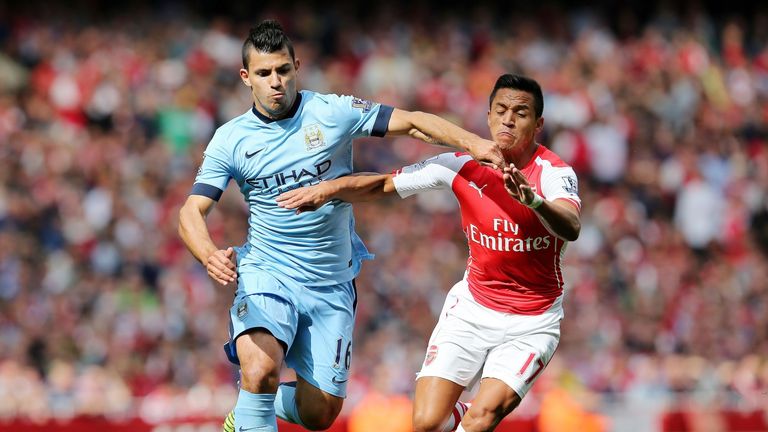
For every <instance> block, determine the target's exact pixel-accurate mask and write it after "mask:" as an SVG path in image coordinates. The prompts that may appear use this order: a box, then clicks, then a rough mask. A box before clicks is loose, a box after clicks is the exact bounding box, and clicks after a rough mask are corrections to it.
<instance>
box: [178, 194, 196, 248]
mask: <svg viewBox="0 0 768 432" xmlns="http://www.w3.org/2000/svg"><path fill="white" fill-rule="evenodd" d="M196 214H199V211H198V210H197V209H196V208H195V206H193V205H192V204H191V203H190V202H189V201H187V202H186V203H184V205H182V206H181V208H180V209H179V226H178V228H177V232H178V233H179V237H181V238H182V240H185V239H186V238H187V234H188V233H189V231H190V229H191V226H192V218H194V217H195V215H196Z"/></svg>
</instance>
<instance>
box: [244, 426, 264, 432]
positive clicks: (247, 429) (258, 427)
mask: <svg viewBox="0 0 768 432" xmlns="http://www.w3.org/2000/svg"><path fill="white" fill-rule="evenodd" d="M254 429H261V426H254V427H249V428H244V427H242V426H240V432H246V431H249V430H254Z"/></svg>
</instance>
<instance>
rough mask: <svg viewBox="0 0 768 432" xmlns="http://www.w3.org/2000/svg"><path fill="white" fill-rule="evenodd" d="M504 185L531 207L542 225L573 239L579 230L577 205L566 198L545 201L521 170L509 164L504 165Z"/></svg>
mask: <svg viewBox="0 0 768 432" xmlns="http://www.w3.org/2000/svg"><path fill="white" fill-rule="evenodd" d="M504 187H505V188H506V189H507V193H509V195H510V196H512V198H514V199H516V200H518V201H519V202H520V203H522V204H523V205H526V206H528V207H529V208H531V209H533V211H534V212H535V213H536V216H538V217H539V220H541V221H542V222H543V223H544V225H546V226H547V228H548V229H549V230H550V231H551V232H552V233H553V234H555V235H557V236H558V237H560V238H562V239H565V240H568V241H574V240H576V239H577V238H578V237H579V232H580V231H581V220H580V213H579V209H578V207H576V205H575V204H573V203H572V202H571V201H569V200H567V199H555V200H553V201H547V200H546V199H544V198H543V197H542V196H540V195H539V194H537V193H536V192H534V191H533V189H532V188H531V185H530V184H529V183H528V180H527V179H526V178H525V175H523V173H522V171H520V170H519V169H517V167H515V166H514V165H512V164H510V165H508V166H505V167H504Z"/></svg>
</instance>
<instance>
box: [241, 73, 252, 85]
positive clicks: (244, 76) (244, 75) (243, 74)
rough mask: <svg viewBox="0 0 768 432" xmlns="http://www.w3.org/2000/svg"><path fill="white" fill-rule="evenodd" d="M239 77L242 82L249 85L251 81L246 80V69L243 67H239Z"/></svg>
mask: <svg viewBox="0 0 768 432" xmlns="http://www.w3.org/2000/svg"><path fill="white" fill-rule="evenodd" d="M240 79H241V80H243V84H245V85H246V86H248V87H250V86H251V82H250V81H248V71H247V70H245V69H240Z"/></svg>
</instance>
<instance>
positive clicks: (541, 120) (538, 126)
mask: <svg viewBox="0 0 768 432" xmlns="http://www.w3.org/2000/svg"><path fill="white" fill-rule="evenodd" d="M542 129H544V117H539V118H538V119H536V133H541V130H542Z"/></svg>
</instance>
